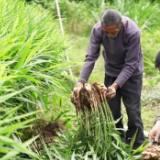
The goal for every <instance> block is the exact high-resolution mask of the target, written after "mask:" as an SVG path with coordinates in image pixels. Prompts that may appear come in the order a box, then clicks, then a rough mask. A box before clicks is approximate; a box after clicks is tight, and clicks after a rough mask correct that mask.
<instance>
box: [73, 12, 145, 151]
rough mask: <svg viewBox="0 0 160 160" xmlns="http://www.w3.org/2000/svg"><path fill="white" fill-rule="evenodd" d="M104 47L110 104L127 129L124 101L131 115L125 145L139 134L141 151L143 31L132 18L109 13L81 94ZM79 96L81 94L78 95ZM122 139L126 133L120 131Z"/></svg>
mask: <svg viewBox="0 0 160 160" xmlns="http://www.w3.org/2000/svg"><path fill="white" fill-rule="evenodd" d="M101 44H102V45H103V47H104V48H103V57H104V62H105V80H104V83H105V86H106V87H107V94H106V97H107V102H108V104H109V106H110V109H111V111H112V114H113V117H114V119H115V120H117V119H120V120H119V122H118V123H117V124H116V127H117V128H121V129H122V128H123V124H122V118H121V99H122V100H123V103H124V105H125V107H126V111H127V115H128V130H127V132H126V137H125V142H126V143H127V144H129V143H130V141H131V138H132V137H133V135H134V134H135V133H136V132H137V136H136V140H135V143H134V146H133V149H137V148H138V147H139V146H140V145H141V144H142V143H143V141H144V134H143V124H142V120H141V106H140V96H141V89H142V71H143V54H142V51H141V44H140V30H139V29H138V27H137V25H136V24H135V23H134V22H133V21H132V20H131V19H130V18H128V17H125V16H122V15H121V14H120V13H119V12H118V11H117V10H114V9H109V10H106V11H105V12H104V13H103V14H102V17H101V22H98V23H97V24H95V25H94V27H93V29H92V33H91V38H90V44H89V47H88V52H87V55H86V59H85V62H84V65H83V68H82V71H81V74H80V80H79V81H78V83H77V86H76V87H75V88H74V91H77V92H78V91H79V89H80V88H81V87H82V86H83V84H84V83H86V82H87V81H88V78H89V76H90V74H91V72H92V70H93V67H94V64H95V61H96V60H97V59H98V57H99V54H100V45H101ZM77 94H78V93H77ZM120 132H121V136H122V138H123V137H124V132H123V130H120Z"/></svg>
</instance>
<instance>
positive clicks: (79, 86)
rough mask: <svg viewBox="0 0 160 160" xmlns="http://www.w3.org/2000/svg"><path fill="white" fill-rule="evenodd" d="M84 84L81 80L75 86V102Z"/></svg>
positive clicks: (73, 92) (73, 100) (73, 94)
mask: <svg viewBox="0 0 160 160" xmlns="http://www.w3.org/2000/svg"><path fill="white" fill-rule="evenodd" d="M83 86H84V84H83V83H81V82H77V85H76V86H75V87H74V89H73V91H72V93H71V100H72V102H73V103H74V104H76V99H75V98H76V97H79V92H80V90H81V89H82V88H83Z"/></svg>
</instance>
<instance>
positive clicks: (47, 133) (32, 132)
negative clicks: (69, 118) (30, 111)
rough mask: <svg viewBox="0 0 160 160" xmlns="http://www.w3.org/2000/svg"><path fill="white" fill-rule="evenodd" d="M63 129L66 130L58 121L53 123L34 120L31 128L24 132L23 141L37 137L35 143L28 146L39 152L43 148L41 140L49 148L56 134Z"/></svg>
mask: <svg viewBox="0 0 160 160" xmlns="http://www.w3.org/2000/svg"><path fill="white" fill-rule="evenodd" d="M64 129H66V128H65V126H64V125H63V122H62V121H60V120H59V121H57V122H53V123H52V122H48V121H45V120H36V121H35V122H34V123H33V124H32V127H31V128H29V129H27V130H25V131H24V135H25V139H30V138H32V137H35V136H37V135H39V137H38V138H37V139H36V140H35V142H34V143H33V144H32V145H31V146H30V148H31V149H32V150H33V151H34V150H35V149H36V150H38V151H39V150H42V149H43V148H44V147H43V144H42V139H43V140H44V142H45V143H46V145H47V146H48V147H49V146H50V144H51V143H52V142H53V143H55V138H56V137H58V134H57V132H61V131H62V130H64Z"/></svg>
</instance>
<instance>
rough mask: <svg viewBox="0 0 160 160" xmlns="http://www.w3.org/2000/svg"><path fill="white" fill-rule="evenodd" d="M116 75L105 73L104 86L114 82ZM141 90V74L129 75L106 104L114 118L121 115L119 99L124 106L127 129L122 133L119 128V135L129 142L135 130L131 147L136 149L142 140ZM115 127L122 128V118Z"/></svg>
mask: <svg viewBox="0 0 160 160" xmlns="http://www.w3.org/2000/svg"><path fill="white" fill-rule="evenodd" d="M115 80H116V77H110V76H108V75H105V86H106V87H109V86H110V85H112V84H113V83H114V81H115ZM141 90H142V74H141V75H137V76H132V77H130V78H129V79H128V80H127V82H126V83H125V84H124V85H123V86H122V87H121V88H118V89H117V92H116V96H115V97H114V98H112V99H107V102H108V105H109V107H110V109H111V111H112V114H113V118H114V120H117V119H119V118H121V117H122V114H121V100H123V104H124V106H125V108H126V112H127V116H128V130H127V131H126V133H125V134H124V132H123V130H120V133H121V136H122V137H123V136H124V137H125V142H126V143H127V144H130V142H131V138H132V137H133V136H134V134H135V133H136V131H137V134H136V139H135V143H134V145H133V149H137V148H138V147H139V146H140V145H141V144H142V143H143V142H144V133H143V124H142V119H141V104H140V98H141ZM116 127H117V128H121V129H122V128H123V124H122V118H121V119H120V120H119V121H118V123H117V124H116Z"/></svg>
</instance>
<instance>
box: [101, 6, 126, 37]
mask: <svg viewBox="0 0 160 160" xmlns="http://www.w3.org/2000/svg"><path fill="white" fill-rule="evenodd" d="M101 24H102V28H103V30H104V32H105V33H106V35H107V36H108V37H110V38H115V37H116V36H117V35H118V33H119V31H120V28H121V27H122V26H123V22H122V15H121V13H119V12H118V11H117V10H115V9H109V10H106V11H105V12H104V13H103V14H102V16H101Z"/></svg>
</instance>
